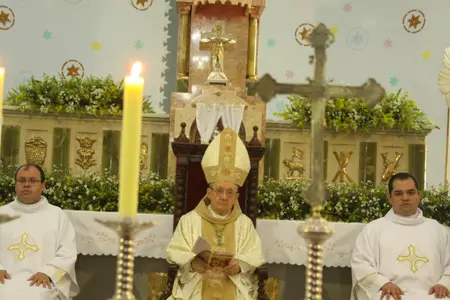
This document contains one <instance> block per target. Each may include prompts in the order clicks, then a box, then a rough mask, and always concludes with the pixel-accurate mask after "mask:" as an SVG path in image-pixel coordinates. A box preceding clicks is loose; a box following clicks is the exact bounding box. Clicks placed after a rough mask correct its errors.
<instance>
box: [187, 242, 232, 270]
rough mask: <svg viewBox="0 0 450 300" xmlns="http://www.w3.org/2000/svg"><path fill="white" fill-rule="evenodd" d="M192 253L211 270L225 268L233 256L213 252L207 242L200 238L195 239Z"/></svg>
mask: <svg viewBox="0 0 450 300" xmlns="http://www.w3.org/2000/svg"><path fill="white" fill-rule="evenodd" d="M192 252H194V253H195V255H198V256H199V257H201V258H202V259H203V260H204V261H206V262H207V263H208V264H209V265H210V266H211V268H213V269H214V268H224V267H226V266H227V265H228V264H229V263H230V261H231V260H232V259H233V256H234V254H232V253H228V252H220V251H213V250H212V248H211V245H210V244H209V242H208V241H207V240H206V239H204V238H202V237H201V236H199V237H198V238H197V241H196V242H195V244H194V247H193V248H192Z"/></svg>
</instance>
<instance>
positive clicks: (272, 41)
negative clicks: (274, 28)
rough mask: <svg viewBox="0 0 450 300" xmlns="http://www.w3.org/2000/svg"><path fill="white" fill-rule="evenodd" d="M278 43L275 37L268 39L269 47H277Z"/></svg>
mask: <svg viewBox="0 0 450 300" xmlns="http://www.w3.org/2000/svg"><path fill="white" fill-rule="evenodd" d="M276 44H277V42H276V41H275V39H269V40H268V41H267V46H268V47H269V48H273V47H275V45H276Z"/></svg>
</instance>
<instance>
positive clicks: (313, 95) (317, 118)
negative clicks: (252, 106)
mask: <svg viewBox="0 0 450 300" xmlns="http://www.w3.org/2000/svg"><path fill="white" fill-rule="evenodd" d="M308 39H309V41H310V42H311V46H312V47H313V48H314V56H311V57H310V63H311V64H313V63H314V64H315V70H314V78H313V79H310V78H309V79H308V81H309V84H279V83H277V82H276V81H275V80H274V79H273V78H272V77H271V76H270V75H268V74H266V75H264V76H263V77H262V78H261V80H259V81H258V82H256V83H255V85H254V89H255V90H256V92H257V93H258V95H259V96H260V97H261V98H262V99H263V101H265V102H269V101H270V100H271V99H272V98H273V97H274V96H275V95H276V94H278V93H280V94H297V95H301V96H302V97H305V98H306V99H309V100H310V101H311V102H312V122H311V123H312V124H311V135H312V142H311V146H312V149H311V152H312V159H311V160H312V162H313V166H312V182H311V186H310V187H309V189H308V190H307V191H306V195H305V198H306V200H307V201H308V203H309V204H310V205H311V207H312V215H311V217H310V218H309V219H308V220H307V224H306V226H305V227H304V228H302V227H300V228H298V233H299V234H300V235H302V236H303V238H304V239H305V240H306V241H307V242H308V266H307V279H306V292H305V299H307V300H313V299H315V300H316V299H322V283H323V282H322V279H323V270H322V268H323V260H322V257H323V244H324V243H325V241H326V240H327V239H328V238H329V237H330V236H331V235H332V230H331V228H330V227H329V226H328V224H327V222H326V220H325V219H324V218H322V216H321V211H322V209H323V205H324V203H325V201H326V198H327V191H326V189H325V183H324V170H323V165H324V120H325V106H326V103H327V100H328V99H329V98H333V97H341V98H351V97H358V98H362V99H364V100H365V101H366V102H367V105H368V106H369V107H373V106H375V104H376V103H377V102H379V101H381V99H383V97H384V95H385V91H384V89H383V88H382V87H381V86H380V85H379V84H378V83H377V82H376V81H375V80H374V79H372V78H371V79H369V80H368V81H367V82H366V83H365V84H363V85H362V86H360V87H352V86H346V87H343V86H337V85H329V84H328V83H327V81H326V78H325V64H326V60H327V57H326V48H328V47H329V46H330V45H331V44H332V43H333V42H334V36H333V34H332V33H331V32H330V31H329V29H328V28H327V27H326V26H325V25H324V24H319V25H318V26H317V27H316V28H315V29H314V30H313V31H312V32H311V34H310V35H309V36H308ZM351 154H352V153H348V154H347V155H345V154H343V155H342V156H338V155H337V154H336V156H337V158H338V160H340V161H341V164H342V166H341V169H340V170H341V172H338V173H336V175H335V177H336V178H338V177H339V176H342V177H344V176H345V175H346V173H345V172H344V171H342V170H343V169H345V167H346V164H347V162H348V159H349V156H350V155H351Z"/></svg>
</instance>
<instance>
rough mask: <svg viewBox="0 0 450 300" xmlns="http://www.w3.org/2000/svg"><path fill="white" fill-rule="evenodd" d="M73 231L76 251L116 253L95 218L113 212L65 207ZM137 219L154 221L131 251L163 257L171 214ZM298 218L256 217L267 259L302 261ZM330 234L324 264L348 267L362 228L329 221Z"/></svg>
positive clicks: (113, 238)
mask: <svg viewBox="0 0 450 300" xmlns="http://www.w3.org/2000/svg"><path fill="white" fill-rule="evenodd" d="M66 212H67V214H68V216H69V218H70V220H71V221H72V224H73V226H74V228H75V231H76V239H77V247H78V253H80V254H83V255H91V256H92V255H114V256H116V255H117V254H118V249H119V246H118V245H119V237H118V235H117V234H116V233H115V232H114V231H113V230H112V229H109V228H107V227H105V226H104V225H102V224H100V223H98V222H96V221H95V219H100V220H103V221H109V220H119V214H118V213H115V212H90V211H73V210H66ZM137 220H138V221H141V222H142V221H147V222H148V221H153V222H155V223H157V225H156V226H155V227H153V228H150V229H146V230H143V231H142V232H140V233H139V234H137V235H136V241H135V245H136V249H135V255H136V256H140V257H148V258H165V251H166V248H167V245H168V243H169V241H170V238H171V236H172V232H173V216H172V215H164V214H138V216H137ZM302 224H304V222H300V221H288V220H263V219H261V220H257V226H256V228H257V231H258V233H259V235H260V237H261V240H262V243H263V247H264V254H265V258H266V262H267V263H278V264H292V265H306V264H307V245H306V243H305V241H304V240H303V238H302V237H300V235H299V234H298V233H297V229H298V227H299V225H302ZM330 226H331V227H332V228H333V229H334V231H335V233H334V235H333V236H332V237H331V238H330V239H329V240H328V242H327V243H326V244H325V246H324V249H325V255H324V265H325V266H327V267H348V266H349V265H350V257H351V253H352V250H353V247H354V245H355V241H356V238H357V236H358V234H359V232H360V231H361V229H362V228H363V226H364V224H361V223H330Z"/></svg>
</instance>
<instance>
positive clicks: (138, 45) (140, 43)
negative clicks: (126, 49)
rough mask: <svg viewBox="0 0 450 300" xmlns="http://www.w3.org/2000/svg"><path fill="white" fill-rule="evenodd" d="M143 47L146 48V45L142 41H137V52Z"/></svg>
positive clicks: (135, 46) (135, 45)
mask: <svg viewBox="0 0 450 300" xmlns="http://www.w3.org/2000/svg"><path fill="white" fill-rule="evenodd" d="M142 47H144V44H143V43H142V42H141V41H140V40H139V41H136V43H135V44H134V48H136V49H137V50H140V49H142Z"/></svg>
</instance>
